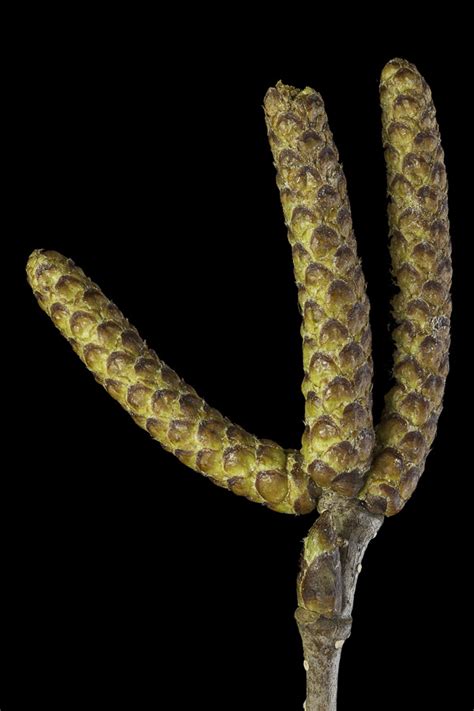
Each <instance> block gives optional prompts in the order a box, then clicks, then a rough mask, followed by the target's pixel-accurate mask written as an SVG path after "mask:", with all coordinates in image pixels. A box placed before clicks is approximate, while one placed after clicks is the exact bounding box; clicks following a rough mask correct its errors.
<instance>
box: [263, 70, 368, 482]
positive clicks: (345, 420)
mask: <svg viewBox="0 0 474 711" xmlns="http://www.w3.org/2000/svg"><path fill="white" fill-rule="evenodd" d="M265 115H266V121H267V129H268V136H269V141H270V146H271V149H272V152H273V157H274V161H275V166H276V169H277V183H278V187H279V189H280V196H281V202H282V205H283V213H284V216H285V222H286V225H287V227H288V239H289V241H290V244H291V247H292V252H293V262H294V272H295V278H296V283H297V286H298V300H299V305H300V310H301V313H302V315H303V323H302V329H301V333H302V337H303V367H304V374H305V375H304V381H303V388H302V389H303V393H304V396H305V400H306V408H305V424H306V427H305V432H304V435H303V442H302V454H303V458H304V462H305V465H306V466H307V467H308V472H309V474H310V475H311V476H312V477H313V479H314V481H315V482H317V484H319V485H320V486H322V487H328V488H331V489H333V490H334V491H336V492H338V493H340V494H343V495H345V496H354V495H356V494H357V493H358V492H359V490H360V489H361V487H362V484H363V481H364V476H365V474H366V472H367V470H368V468H369V466H370V462H371V457H372V451H373V445H374V433H373V427H372V370H373V369H372V356H371V334H370V326H369V302H368V299H367V296H366V290H365V280H364V276H363V273H362V269H361V265H360V261H359V258H358V256H357V245H356V241H355V237H354V233H353V229H352V220H351V213H350V206H349V199H348V196H347V187H346V182H345V177H344V173H343V171H342V166H341V164H340V163H339V160H338V153H337V149H336V146H335V145H334V141H333V138H332V134H331V131H330V129H329V127H328V123H327V117H326V112H325V110H324V104H323V101H322V99H321V97H320V95H319V94H317V93H316V92H315V91H314V90H313V89H310V88H306V89H303V90H302V91H300V90H299V89H295V88H293V87H291V86H285V85H284V84H282V83H281V82H280V83H278V84H277V85H276V87H274V88H271V89H270V90H269V91H268V93H267V95H266V97H265Z"/></svg>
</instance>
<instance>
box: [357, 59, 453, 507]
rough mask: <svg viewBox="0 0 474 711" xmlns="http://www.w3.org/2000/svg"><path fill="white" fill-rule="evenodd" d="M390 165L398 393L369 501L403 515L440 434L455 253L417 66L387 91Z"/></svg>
mask: <svg viewBox="0 0 474 711" xmlns="http://www.w3.org/2000/svg"><path fill="white" fill-rule="evenodd" d="M380 96H381V105H382V124H383V142H384V148H385V159H386V164H387V177H388V193H389V197H390V202H389V208H388V212H389V227H390V253H391V257H392V269H393V275H394V280H395V284H396V286H397V287H398V293H397V294H396V296H395V298H394V300H393V302H392V305H393V315H394V319H395V322H396V328H395V330H394V332H393V340H394V342H395V356H394V368H393V375H394V380H395V384H394V386H393V387H392V389H391V390H390V392H389V393H388V395H387V397H386V402H385V409H384V413H383V415H382V420H381V423H380V425H379V426H378V428H377V454H376V457H375V460H374V463H373V466H372V468H371V471H370V474H369V477H368V480H367V485H366V487H365V490H364V492H363V497H364V498H365V500H366V503H367V506H368V508H369V509H370V510H371V511H372V512H374V513H384V514H386V515H387V516H390V515H392V514H395V513H397V512H398V511H400V509H401V508H402V507H403V505H404V504H405V502H406V501H407V499H408V498H409V497H410V496H411V494H412V493H413V491H414V489H415V487H416V485H417V482H418V479H419V478H420V476H421V473H422V472H423V469H424V466H425V461H426V457H427V455H428V452H429V450H430V447H431V444H432V442H433V439H434V436H435V433H436V424H437V421H438V417H439V414H440V412H441V407H442V398H443V393H444V386H445V380H446V375H447V373H448V349H449V340H450V337H449V325H450V315H451V298H450V285H451V245H450V238H449V222H448V204H447V182H446V170H445V166H444V160H443V150H442V148H441V143H440V136H439V131H438V126H437V123H436V116H435V108H434V106H433V102H432V100H431V92H430V89H429V87H428V85H427V84H426V82H425V80H424V79H423V77H422V76H421V75H420V74H419V72H418V71H417V69H416V67H414V66H413V65H412V64H410V63H409V62H407V61H405V60H403V59H394V60H392V61H391V62H389V63H388V64H387V65H386V67H385V68H384V70H383V72H382V78H381V84H380Z"/></svg>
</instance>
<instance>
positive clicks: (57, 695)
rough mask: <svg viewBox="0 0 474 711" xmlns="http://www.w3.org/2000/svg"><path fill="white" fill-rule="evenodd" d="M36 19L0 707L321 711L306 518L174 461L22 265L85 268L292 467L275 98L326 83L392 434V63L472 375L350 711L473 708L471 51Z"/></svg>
mask: <svg viewBox="0 0 474 711" xmlns="http://www.w3.org/2000/svg"><path fill="white" fill-rule="evenodd" d="M295 12H296V8H295ZM36 19H37V18H30V22H29V23H28V26H27V28H26V29H25V27H23V26H19V29H18V31H17V32H16V33H15V45H16V46H15V51H14V52H13V53H12V60H11V70H12V71H11V77H12V79H13V81H12V101H11V103H10V104H9V108H10V109H11V117H12V133H11V135H9V145H10V146H11V147H12V148H13V153H14V162H13V165H12V169H11V174H10V176H9V177H10V180H9V189H11V195H12V200H11V203H10V204H9V205H7V208H11V207H13V209H12V215H13V220H12V225H13V230H12V237H11V238H9V239H10V241H11V242H12V243H13V245H14V251H13V258H12V259H9V261H8V266H6V267H4V269H5V270H6V274H4V284H8V292H7V291H6V290H5V299H6V301H5V304H6V306H8V308H7V309H6V311H7V316H13V318H12V323H11V324H10V325H9V328H11V329H14V330H13V331H12V330H10V331H8V333H10V334H11V333H13V334H14V335H13V338H12V337H11V335H10V336H8V339H9V340H8V342H7V346H8V348H7V350H6V354H7V366H6V370H5V371H4V372H5V373H6V378H5V381H6V382H5V383H4V386H5V387H6V388H10V389H11V394H10V395H9V396H8V398H7V400H6V401H5V400H4V403H3V404H4V408H5V412H4V414H5V416H6V418H7V420H8V422H9V423H10V425H11V426H12V430H11V434H9V435H8V439H9V444H11V445H12V454H13V456H12V458H11V460H10V461H9V463H7V465H6V466H5V467H4V472H3V477H2V484H1V520H2V543H1V557H2V592H3V596H2V597H3V602H2V606H1V621H0V624H1V641H0V650H1V657H2V659H1V672H0V673H1V679H0V682H1V684H0V708H1V709H2V711H11V710H13V709H19V708H21V707H23V708H24V707H25V705H24V704H25V703H26V699H28V706H29V707H30V708H36V707H40V706H43V707H45V708H52V707H56V706H57V707H59V708H64V709H67V708H71V707H72V706H73V705H74V704H76V703H78V704H80V705H81V707H82V708H92V707H94V706H96V705H97V706H100V707H101V708H115V707H118V706H120V704H123V705H124V707H126V708H133V709H155V708H156V709H158V708H160V709H161V708H164V709H168V708H169V709H188V708H200V707H201V706H202V707H204V708H206V709H209V710H211V709H240V708H248V709H276V710H279V709H282V710H288V711H290V710H292V709H299V708H301V707H302V703H303V700H304V670H303V665H302V654H301V649H300V642H299V637H298V633H297V630H296V626H295V624H294V622H293V611H294V607H295V576H296V572H297V563H298V556H299V551H300V547H301V540H302V538H303V537H304V535H305V534H306V531H307V529H308V527H309V525H310V523H311V522H312V520H313V517H312V516H311V515H310V516H308V517H304V518H296V517H290V516H283V515H279V514H276V513H273V512H271V511H268V510H266V509H263V508H261V507H258V506H256V505H255V504H252V503H250V502H248V501H246V500H245V499H240V498H237V497H235V496H233V495H232V494H230V493H228V492H226V491H224V490H222V489H218V488H215V487H214V486H213V485H212V484H211V483H209V482H207V481H206V480H205V479H204V478H202V477H200V476H199V475H198V474H196V473H193V472H191V471H189V470H187V469H186V468H185V467H184V466H183V465H181V464H180V463H179V462H178V461H177V460H175V459H174V458H173V457H172V456H171V455H169V454H167V453H165V452H164V451H162V450H161V449H160V447H159V446H158V445H157V444H156V443H155V442H153V441H152V440H151V439H150V438H149V437H148V435H147V434H146V433H145V432H143V431H141V430H140V429H138V428H137V427H136V426H135V425H134V424H133V422H132V421H131V420H130V418H129V417H128V416H127V415H126V413H125V412H123V411H122V410H121V409H120V408H119V407H118V406H117V404H116V403H115V402H113V401H112V400H111V399H110V398H109V397H108V395H107V394H106V393H105V391H102V390H101V388H99V387H98V386H97V385H96V383H95V382H94V380H93V378H92V377H91V375H90V374H89V373H88V372H87V370H86V369H85V368H84V366H83V365H82V364H81V363H80V361H79V360H78V359H77V358H76V356H75V355H74V354H73V352H72V351H71V349H70V347H69V345H68V344H67V343H66V341H65V340H63V339H62V338H61V337H60V335H59V333H58V332H57V331H56V330H55V329H54V327H53V325H52V324H51V323H50V322H49V320H48V319H47V318H46V316H45V315H44V314H43V313H42V312H41V311H40V310H39V308H38V307H37V305H36V303H35V301H34V299H33V297H32V295H31V293H30V291H29V288H28V286H27V284H26V281H25V279H24V265H25V263H26V259H27V257H28V254H29V253H30V251H31V250H32V249H34V248H37V247H45V248H52V249H56V250H58V251H60V252H62V253H64V254H66V255H68V256H70V257H72V258H73V259H74V260H75V261H76V262H77V263H78V264H79V265H80V266H81V267H82V268H83V269H84V270H85V272H86V273H87V274H88V275H89V276H91V277H92V278H93V279H94V280H95V281H97V282H98V283H99V284H100V285H101V287H102V288H103V290H104V291H105V293H106V294H107V295H108V296H110V298H112V299H113V300H114V301H115V302H116V303H117V304H118V305H119V307H120V308H121V309H122V310H123V311H124V312H125V314H126V315H127V317H128V318H129V319H130V320H131V322H132V323H134V324H135V325H136V326H137V327H138V329H139V331H140V332H141V334H142V335H143V336H144V337H146V338H147V341H148V342H149V344H150V345H151V346H152V347H153V348H155V349H156V350H157V352H158V353H159V355H160V357H162V358H163V360H165V362H167V363H168V364H169V365H170V366H171V367H173V368H174V369H175V370H177V372H178V373H179V374H180V375H181V376H182V377H183V378H184V379H185V380H187V381H188V382H190V383H191V384H192V385H193V386H194V387H195V388H196V389H197V390H198V392H199V393H200V394H201V395H203V397H205V398H206V400H208V402H210V403H211V404H212V405H214V406H216V407H217V408H218V409H220V410H221V411H223V412H224V413H225V414H226V415H228V416H229V417H230V418H231V419H233V420H235V421H236V422H238V423H240V424H241V425H243V426H244V427H245V428H247V429H248V430H250V431H251V432H255V433H257V434H258V435H260V436H262V437H270V438H272V439H275V440H277V441H278V442H280V443H281V444H282V445H284V446H298V443H299V438H300V436H301V431H302V417H303V404H304V403H303V398H302V395H301V394H300V381H301V363H300V339H299V314H298V310H297V306H296V290H295V286H294V283H293V278H292V266H291V256H290V250H289V248H288V245H287V242H286V236H285V228H284V225H283V220H282V217H281V212H280V205H279V199H278V193H277V190H276V187H275V182H274V169H273V166H272V159H271V155H270V150H269V148H268V145H267V141H266V132H265V125H264V120H263V112H262V108H261V105H262V100H263V96H264V94H265V91H266V89H267V88H268V86H271V85H272V84H274V83H275V82H276V81H277V80H278V79H282V80H284V81H286V82H288V83H292V84H294V85H297V86H304V85H306V84H309V85H312V86H314V87H315V88H317V89H318V90H319V91H320V92H321V93H322V95H323V97H324V99H325V102H326V109H327V112H328V115H329V120H330V124H331V127H332V130H333V133H334V136H335V140H336V142H337V145H338V147H339V151H340V154H341V158H342V161H343V163H344V168H345V172H346V176H347V179H348V184H349V192H350V197H351V202H352V209H353V218H354V223H355V228H356V233H357V236H358V241H359V242H358V243H359V250H360V254H361V256H362V258H363V264H364V270H365V274H366V277H367V280H368V288H369V296H370V298H371V302H372V312H371V313H372V325H373V334H374V355H375V360H376V384H375V408H376V412H379V411H380V407H381V403H382V399H383V392H384V390H385V388H386V386H387V383H388V374H389V370H390V357H391V344H390V336H389V331H388V325H389V305H388V300H389V296H390V277H389V260H388V251H387V237H386V235H387V228H386V215H385V204H386V200H385V173H384V164H383V155H382V149H381V141H380V115H379V107H378V93H377V84H378V77H379V74H380V70H381V69H382V67H383V65H384V63H385V62H386V61H387V60H389V59H390V58H391V57H392V56H404V57H406V58H407V59H409V60H410V61H413V62H415V63H416V64H417V66H418V68H419V69H420V71H421V72H422V73H423V74H424V76H425V78H426V79H427V80H428V82H429V83H430V85H431V88H432V91H433V95H434V99H435V103H436V106H437V111H438V119H439V123H440V127H441V131H442V136H443V144H444V148H445V151H446V159H447V167H448V175H449V179H450V208H451V222H452V235H453V254H454V267H455V281H454V290H453V295H454V319H453V334H454V338H453V346H452V366H451V367H452V372H451V374H450V376H449V382H448V387H447V393H446V400H445V412H444V414H443V416H442V418H441V421H440V429H439V434H438V437H437V440H436V443H435V447H434V452H433V453H432V454H431V455H430V457H429V460H428V464H427V468H426V473H425V475H424V476H423V478H422V480H421V482H420V485H419V487H418V489H417V491H416V493H415V495H414V496H413V499H412V500H411V501H410V503H409V504H408V505H407V506H406V508H405V509H404V511H403V512H402V513H401V514H400V515H398V516H396V517H394V518H392V519H389V520H388V521H387V523H386V524H385V525H384V526H383V528H382V529H381V531H380V533H379V535H378V537H377V539H376V540H375V541H374V542H373V543H372V545H371V546H370V548H369V550H368V553H367V556H366V558H365V560H364V570H363V573H362V575H361V577H360V581H359V587H358V592H357V598H356V605H355V611H354V624H353V633H352V637H351V638H350V640H349V641H348V642H346V644H345V648H344V654H343V661H342V666H341V678H340V692H339V703H340V709H341V711H343V710H344V709H359V708H363V709H365V710H366V711H370V710H371V709H377V710H380V709H399V708H405V709H410V710H411V709H421V708H423V709H425V708H426V709H431V708H435V709H436V708H449V709H454V710H457V709H464V708H471V706H472V704H469V703H468V702H467V695H468V691H469V681H470V680H469V679H468V678H467V677H468V665H467V657H468V655H467V654H466V653H465V652H464V651H463V645H464V644H466V643H468V644H469V642H470V634H471V632H472V628H471V625H470V619H469V612H468V610H469V605H468V601H469V598H470V597H472V592H471V590H470V582H469V578H468V573H469V568H470V557H471V556H470V548H471V545H472V538H470V525H469V523H470V515H471V514H470V509H469V503H470V494H469V491H468V489H467V487H468V486H470V483H469V480H470V478H471V477H472V472H471V459H472V457H471V455H470V451H471V446H472V445H471V444H470V440H469V434H468V426H469V421H468V418H469V412H470V410H469V400H470V399H471V398H472V376H470V375H469V368H470V367H471V366H470V360H469V354H470V348H471V346H470V345H468V341H467V338H468V335H469V329H470V328H472V327H471V325H470V322H471V320H472V319H471V317H470V310H472V308H473V304H472V301H471V300H470V290H471V288H472V287H471V283H470V282H471V278H470V264H471V262H470V260H471V259H472V251H471V245H470V243H469V240H470V239H471V235H470V231H471V229H472V228H471V227H470V223H469V219H468V218H469V214H470V210H471V202H472V195H471V194H470V192H471V190H472V188H471V186H470V176H469V161H471V162H472V155H471V156H470V158H469V157H468V156H466V151H467V150H471V149H472V147H470V146H469V137H470V135H471V133H472V129H471V127H470V119H469V111H468V109H467V104H466V102H467V97H468V94H469V84H468V70H467V64H466V57H467V51H466V52H465V51H464V49H463V40H462V38H460V39H458V41H457V42H456V45H457V46H456V48H455V49H454V50H451V51H449V52H447V51H443V49H442V45H441V44H440V40H438V39H437V37H438V34H439V32H440V31H441V27H442V25H443V22H442V20H439V24H438V25H437V26H436V25H435V30H436V31H434V32H433V31H431V32H430V31H426V32H421V31H419V32H418V31H417V32H404V31H400V32H399V33H398V38H391V37H390V38H389V37H387V36H386V33H385V29H384V25H383V23H381V24H380V27H379V28H378V29H377V30H373V32H372V33H370V32H368V33H366V34H365V35H363V36H361V35H358V34H357V35H356V34H354V35H353V36H352V39H347V40H345V39H342V38H341V37H340V36H338V34H337V32H335V30H334V29H332V27H331V26H328V25H326V26H325V30H324V31H323V29H322V28H319V27H318V29H317V31H316V30H315V31H314V32H310V31H309V30H308V31H307V32H306V34H305V33H302V35H301V38H298V37H297V38H296V39H297V40H298V41H297V42H295V43H294V45H292V44H290V43H289V37H290V36H291V35H292V34H293V35H295V32H296V29H295V23H294V22H293V23H291V22H288V23H287V24H286V23H285V22H284V21H282V22H281V24H280V26H279V27H278V28H276V29H275V30H274V31H273V32H272V33H270V31H269V30H268V31H267V30H262V31H261V34H260V35H259V34H258V33H257V32H255V33H253V34H252V33H250V32H248V31H244V30H242V31H241V32H239V33H234V31H233V20H232V19H228V20H223V19H221V20H219V18H217V19H218V20H219V25H218V29H217V30H215V29H212V27H210V26H209V27H207V29H206V30H202V31H201V30H200V31H199V32H196V33H194V34H193V33H189V26H190V25H192V21H193V18H189V17H188V18H187V19H188V22H187V33H186V34H185V33H184V31H182V30H181V25H180V23H178V24H174V23H172V24H167V23H166V22H164V21H163V22H162V23H161V24H160V23H159V22H158V21H154V22H153V23H152V22H150V23H149V22H148V21H147V18H142V19H141V21H138V22H137V18H135V22H134V23H131V24H129V22H128V19H129V18H127V17H126V16H122V17H121V18H118V19H119V20H120V22H118V23H116V22H115V21H116V20H117V17H115V18H114V21H113V22H112V20H111V18H108V19H103V18H101V21H100V22H99V21H98V19H97V18H90V19H89V21H85V22H84V24H83V23H80V22H79V21H78V20H77V21H73V20H70V19H69V18H68V19H67V20H64V22H62V21H61V18H60V19H59V20H58V18H57V17H56V18H45V17H42V18H41V24H40V25H39V27H40V28H41V29H40V30H39V29H37V28H36V26H35V22H36ZM38 19H39V18H38ZM198 20H199V21H201V22H202V26H204V27H205V21H204V22H203V18H202V17H201V18H196V22H198ZM213 21H216V17H215V16H214V18H213ZM298 21H299V22H300V23H302V25H303V26H305V24H306V20H303V19H302V18H299V20H298ZM57 22H59V25H56V24H54V23H57ZM147 30H148V31H147ZM377 36H378V37H379V41H378V42H376V41H375V40H374V37H377ZM170 37H171V43H170V46H169V47H168V48H165V47H164V46H163V42H164V41H165V40H169V38H170ZM468 190H469V194H468ZM468 230H469V232H468ZM12 294H14V296H13V297H12V296H11V295H12ZM31 704H33V705H31Z"/></svg>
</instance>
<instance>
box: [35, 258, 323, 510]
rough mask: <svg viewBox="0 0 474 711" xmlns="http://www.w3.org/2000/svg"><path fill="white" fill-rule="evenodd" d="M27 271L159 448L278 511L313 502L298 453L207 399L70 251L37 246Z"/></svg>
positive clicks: (55, 317)
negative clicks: (141, 332)
mask: <svg viewBox="0 0 474 711" xmlns="http://www.w3.org/2000/svg"><path fill="white" fill-rule="evenodd" d="M27 276H28V281H29V283H30V285H31V288H32V289H33V292H34V294H35V296H36V298H37V300H38V303H39V304H40V306H41V307H42V309H43V310H44V311H46V313H47V314H48V315H49V316H50V317H51V319H52V321H53V322H54V324H55V325H56V326H57V328H58V329H59V330H60V331H61V333H62V334H63V336H65V337H66V338H67V340H68V341H69V343H70V344H71V346H72V347H73V349H74V350H75V352H76V353H77V355H78V356H79V357H80V358H81V360H82V361H83V362H84V363H85V364H86V366H87V367H88V368H89V370H91V371H92V373H93V374H94V377H95V379H96V380H97V381H98V382H99V383H100V384H101V385H103V386H104V388H105V389H106V390H107V392H108V393H109V394H110V395H111V396H112V397H113V398H114V399H116V400H117V401H118V402H119V403H120V404H121V405H122V407H123V408H124V409H125V410H126V411H127V412H128V413H129V414H130V415H131V416H132V417H133V419H134V421H135V422H136V423H137V424H138V425H139V426H140V427H142V428H143V429H146V430H147V431H148V432H149V434H150V435H151V436H152V437H153V438H154V439H156V440H157V441H158V442H160V444H161V445H162V446H163V447H164V449H166V450H167V451H169V452H171V453H173V454H174V455H175V456H176V457H177V458H178V459H180V460H181V461H182V462H183V463H185V464H186V465H187V466H189V467H191V468H192V469H195V470H196V471H198V472H200V473H202V474H204V475H205V476H207V477H208V478H210V479H211V480H212V481H213V482H214V483H215V484H217V485H219V486H223V487H226V488H228V489H229V490H231V491H232V492H234V493H236V494H238V495H242V496H246V497H247V498H249V499H251V500H252V501H256V502H258V503H262V504H265V505H266V506H268V507H269V508H271V509H273V510H275V511H279V512H282V513H307V512H309V511H311V510H313V509H314V507H315V504H316V500H317V496H318V493H319V492H318V489H317V487H316V486H315V485H314V483H313V482H312V481H311V480H309V479H308V477H307V475H306V474H305V473H304V471H303V468H302V465H301V464H302V463H301V455H300V453H299V452H297V451H295V450H285V449H283V448H282V447H280V446H279V445H278V444H276V443H275V442H272V441H271V440H266V439H265V440H259V439H257V438H256V437H255V436H253V435H251V434H249V433H248V432H246V431H245V430H243V429H242V428H241V427H238V426H236V425H234V424H233V423H232V422H230V421H229V420H228V419H227V418H225V417H223V416H222V415H221V413H220V412H218V411H217V410H215V409H214V408H211V407H209V405H207V404H206V403H205V402H204V400H202V398H200V397H199V396H198V395H197V393H196V391H195V390H194V389H193V388H192V387H191V386H189V385H187V384H186V383H184V382H183V381H182V380H181V378H179V376H178V375H177V374H176V373H175V372H174V371H173V370H171V368H169V367H168V366H167V365H165V364H164V363H163V362H162V361H161V360H160V359H159V358H158V356H157V355H156V353H155V352H154V351H153V350H151V349H150V348H148V347H147V346H146V345H145V343H144V341H143V340H142V339H141V338H140V336H139V334H138V332H137V330H136V329H135V328H134V327H133V326H131V325H130V324H129V322H128V321H127V319H126V318H125V317H124V316H123V315H122V313H121V312H120V311H119V310H118V308H117V307H116V306H115V305H114V304H113V303H112V302H111V301H109V299H107V298H106V297H105V296H104V294H103V293H102V292H101V290H100V289H99V287H97V285H96V284H94V283H93V282H92V281H91V280H90V279H89V278H88V277H86V276H85V275H84V273H83V271H82V270H81V269H79V268H78V267H77V266H76V265H75V264H74V263H73V262H72V261H71V260H70V259H66V258H65V257H63V256H62V255H60V254H58V253H57V252H51V251H42V250H37V251H35V252H33V254H32V255H31V256H30V259H29V261H28V265H27Z"/></svg>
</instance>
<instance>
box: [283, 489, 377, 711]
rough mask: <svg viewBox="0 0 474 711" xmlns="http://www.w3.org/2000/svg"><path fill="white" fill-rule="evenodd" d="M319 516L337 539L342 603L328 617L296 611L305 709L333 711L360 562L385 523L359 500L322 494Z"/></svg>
mask: <svg viewBox="0 0 474 711" xmlns="http://www.w3.org/2000/svg"><path fill="white" fill-rule="evenodd" d="M318 510H319V513H323V511H327V510H329V511H330V512H331V515H332V520H333V522H334V527H335V531H336V533H337V536H338V547H339V554H340V561H341V582H342V601H341V606H340V609H338V611H337V612H335V613H334V614H332V615H331V616H327V617H326V616H323V615H320V614H318V613H317V612H313V611H311V610H307V609H305V608H304V607H298V609H297V610H296V615H295V616H296V622H297V624H298V628H299V631H300V635H301V639H302V641H303V651H304V667H305V669H306V702H305V709H306V711H336V703H337V679H338V672H339V661H340V658H341V652H342V645H343V644H344V641H345V640H346V639H347V638H348V637H349V635H350V633H351V624H352V618H351V613H352V606H353V603H354V595H355V589H356V585H357V578H358V577H359V573H360V571H361V568H362V566H361V562H362V558H363V557H364V553H365V551H366V548H367V546H368V544H369V543H370V541H371V540H372V539H373V538H375V536H376V535H377V531H378V530H379V528H380V526H381V525H382V523H383V516H377V515H374V514H371V513H370V512H369V511H367V509H365V508H364V506H363V505H362V504H361V502H360V501H357V500H354V499H342V498H341V497H339V496H337V494H334V493H332V492H328V493H325V494H324V495H323V496H322V497H321V499H320V502H319V505H318Z"/></svg>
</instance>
